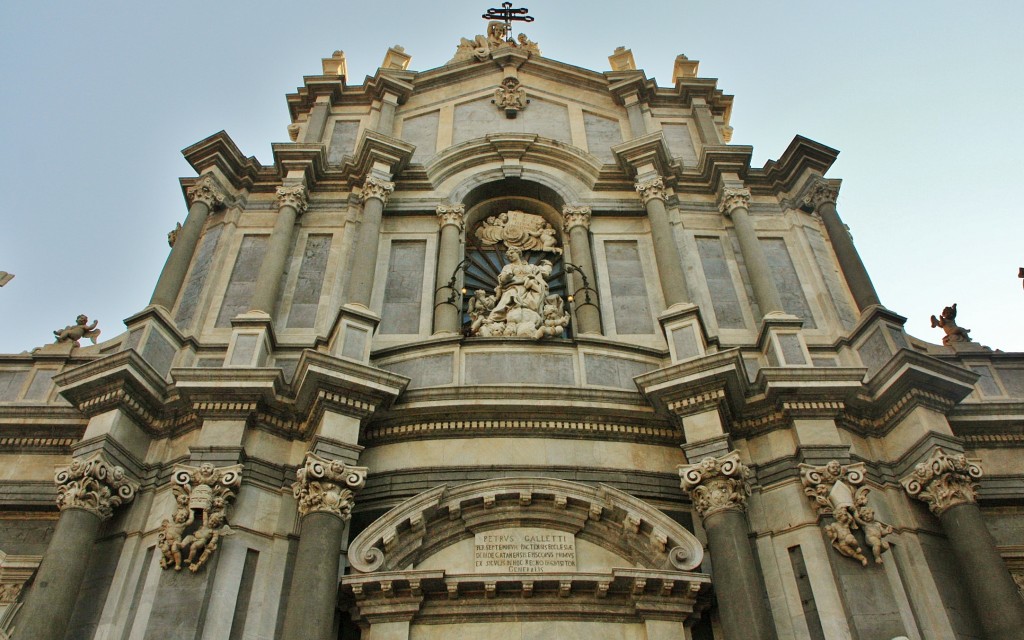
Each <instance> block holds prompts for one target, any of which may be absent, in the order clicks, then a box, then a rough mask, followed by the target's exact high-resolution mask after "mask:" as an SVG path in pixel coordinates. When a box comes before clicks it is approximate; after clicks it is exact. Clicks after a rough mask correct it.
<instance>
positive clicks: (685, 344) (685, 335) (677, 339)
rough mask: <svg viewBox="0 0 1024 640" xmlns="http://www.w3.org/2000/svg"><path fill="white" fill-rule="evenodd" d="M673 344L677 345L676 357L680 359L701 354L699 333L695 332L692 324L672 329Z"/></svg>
mask: <svg viewBox="0 0 1024 640" xmlns="http://www.w3.org/2000/svg"><path fill="white" fill-rule="evenodd" d="M672 346H673V347H675V350H676V358H677V359H679V360H685V359H687V358H696V357H697V356H699V355H700V346H699V345H698V344H697V334H696V333H694V327H693V325H692V324H688V325H686V326H684V327H680V328H678V329H673V330H672Z"/></svg>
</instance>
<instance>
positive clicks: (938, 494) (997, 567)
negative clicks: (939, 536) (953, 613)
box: [900, 448, 1024, 640]
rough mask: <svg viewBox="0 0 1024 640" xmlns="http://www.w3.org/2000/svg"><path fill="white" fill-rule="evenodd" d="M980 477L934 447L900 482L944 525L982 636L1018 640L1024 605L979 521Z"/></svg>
mask: <svg viewBox="0 0 1024 640" xmlns="http://www.w3.org/2000/svg"><path fill="white" fill-rule="evenodd" d="M980 477H981V467H979V466H978V465H977V464H975V463H974V462H971V461H970V460H968V459H967V458H966V457H965V456H964V455H963V454H955V455H947V454H946V452H945V451H943V450H942V449H940V448H936V449H935V451H933V452H932V454H931V455H930V456H929V457H928V459H927V460H926V461H924V462H922V463H920V464H918V465H917V466H916V467H915V468H914V471H913V473H911V474H910V475H909V476H907V477H906V478H903V479H902V480H900V482H901V483H902V484H903V487H904V488H905V489H906V490H907V493H909V494H910V495H911V496H912V497H914V498H917V499H918V500H922V501H924V502H925V503H927V504H928V507H929V509H931V511H932V513H934V514H935V515H936V517H938V519H939V522H940V523H942V530H943V532H945V534H946V538H948V539H949V546H950V547H951V548H952V550H953V555H954V556H956V559H957V562H959V563H960V577H961V579H962V580H963V581H964V586H965V591H966V592H967V594H968V596H969V597H970V599H971V602H972V603H973V604H974V610H975V611H976V612H977V614H978V620H980V621H981V626H982V627H983V628H984V630H985V637H986V638H988V639H989V640H1011V639H1012V640H1017V639H1019V638H1020V637H1021V629H1024V601H1021V598H1020V596H1019V595H1018V593H1017V586H1016V584H1014V582H1013V578H1012V577H1010V572H1009V570H1007V568H1006V564H1005V563H1004V562H1003V559H1002V557H1001V556H1000V555H999V551H998V550H997V549H996V543H995V540H993V539H992V534H990V533H989V531H988V529H987V528H986V527H985V522H984V521H983V520H982V517H981V510H980V509H979V508H978V498H977V493H976V487H975V484H974V480H976V479H977V478H980Z"/></svg>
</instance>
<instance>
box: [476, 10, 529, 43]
mask: <svg viewBox="0 0 1024 640" xmlns="http://www.w3.org/2000/svg"><path fill="white" fill-rule="evenodd" d="M529 11H530V10H529V9H527V8H526V7H523V8H520V9H513V8H512V3H511V2H502V3H501V8H500V9H495V8H493V7H492V8H490V9H488V10H487V13H485V14H484V15H483V19H484V20H503V21H504V22H505V33H506V34H507V38H508V41H509V42H512V21H513V20H521V21H522V22H533V16H528V15H526V14H527V13H528V12H529Z"/></svg>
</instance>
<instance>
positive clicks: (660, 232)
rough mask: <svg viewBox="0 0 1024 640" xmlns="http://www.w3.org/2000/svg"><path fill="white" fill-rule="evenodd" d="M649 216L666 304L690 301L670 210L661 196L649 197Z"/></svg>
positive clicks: (668, 305)
mask: <svg viewBox="0 0 1024 640" xmlns="http://www.w3.org/2000/svg"><path fill="white" fill-rule="evenodd" d="M645 206H646V207H647V218H648V220H650V223H651V239H652V240H653V241H654V260H655V262H657V263H658V274H659V275H660V276H661V292H662V294H663V295H664V296H665V306H666V307H671V306H672V305H675V304H680V303H685V302H690V291H689V289H688V288H687V286H686V275H685V274H684V272H683V263H682V261H681V259H680V257H679V247H678V246H677V245H676V239H675V236H674V235H673V234H672V225H671V224H670V223H669V221H668V210H667V209H666V208H665V201H664V200H662V199H661V198H649V199H648V200H647V202H646V203H645Z"/></svg>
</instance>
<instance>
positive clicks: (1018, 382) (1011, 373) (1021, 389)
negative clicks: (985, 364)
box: [996, 367, 1024, 398]
mask: <svg viewBox="0 0 1024 640" xmlns="http://www.w3.org/2000/svg"><path fill="white" fill-rule="evenodd" d="M996 371H997V372H998V374H999V379H1000V380H1002V381H1003V386H1004V387H1006V393H1007V394H1009V395H1011V396H1013V397H1015V398H1024V369H1011V368H1009V367H997V368H996Z"/></svg>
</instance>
